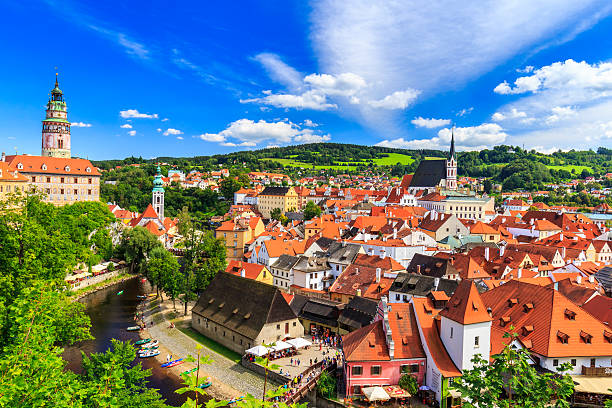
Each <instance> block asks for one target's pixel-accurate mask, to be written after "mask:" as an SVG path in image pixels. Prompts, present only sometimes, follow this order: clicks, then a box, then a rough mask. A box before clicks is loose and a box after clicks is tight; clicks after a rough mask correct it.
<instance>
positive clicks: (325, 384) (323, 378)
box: [317, 371, 336, 398]
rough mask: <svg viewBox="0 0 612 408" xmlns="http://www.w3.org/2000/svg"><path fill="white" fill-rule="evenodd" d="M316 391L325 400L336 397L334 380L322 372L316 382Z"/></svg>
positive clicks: (325, 372)
mask: <svg viewBox="0 0 612 408" xmlns="http://www.w3.org/2000/svg"><path fill="white" fill-rule="evenodd" d="M317 391H318V393H319V395H321V396H323V397H325V398H335V397H336V378H335V377H333V376H331V375H330V374H329V373H328V372H327V371H323V372H322V373H321V375H320V376H319V379H318V380H317Z"/></svg>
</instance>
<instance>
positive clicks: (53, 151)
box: [42, 74, 71, 159]
mask: <svg viewBox="0 0 612 408" xmlns="http://www.w3.org/2000/svg"><path fill="white" fill-rule="evenodd" d="M42 156H48V157H63V158H67V159H69V158H70V157H71V155H70V122H69V121H68V111H67V109H66V101H64V94H63V92H62V90H61V89H60V88H59V84H58V81H57V74H55V88H53V90H51V96H50V97H49V102H47V115H46V117H45V120H43V125H42Z"/></svg>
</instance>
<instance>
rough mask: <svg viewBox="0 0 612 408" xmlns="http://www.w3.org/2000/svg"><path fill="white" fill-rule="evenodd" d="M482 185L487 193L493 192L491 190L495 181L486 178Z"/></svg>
mask: <svg viewBox="0 0 612 408" xmlns="http://www.w3.org/2000/svg"><path fill="white" fill-rule="evenodd" d="M482 186H483V188H484V192H485V193H487V194H491V191H493V183H492V182H491V180H489V179H485V181H484V182H483V183H482Z"/></svg>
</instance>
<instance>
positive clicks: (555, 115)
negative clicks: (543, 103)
mask: <svg viewBox="0 0 612 408" xmlns="http://www.w3.org/2000/svg"><path fill="white" fill-rule="evenodd" d="M575 114H576V111H575V110H574V108H572V107H571V106H555V107H554V108H552V115H550V116H548V117H547V118H546V123H547V124H551V123H555V122H558V121H560V120H562V119H565V118H567V117H569V116H573V115H575Z"/></svg>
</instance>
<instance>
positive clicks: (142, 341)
mask: <svg viewBox="0 0 612 408" xmlns="http://www.w3.org/2000/svg"><path fill="white" fill-rule="evenodd" d="M150 341H151V339H142V340H138V341H137V342H136V343H134V344H136V345H139V344H146V343H148V342H150Z"/></svg>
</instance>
